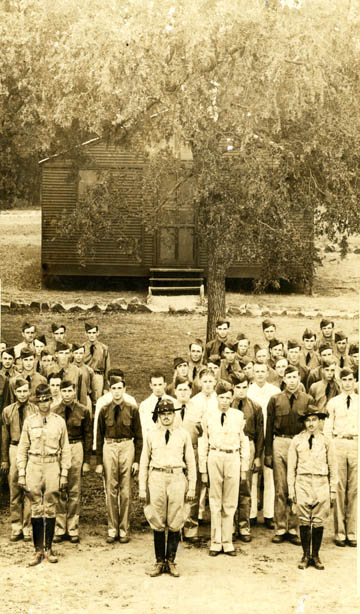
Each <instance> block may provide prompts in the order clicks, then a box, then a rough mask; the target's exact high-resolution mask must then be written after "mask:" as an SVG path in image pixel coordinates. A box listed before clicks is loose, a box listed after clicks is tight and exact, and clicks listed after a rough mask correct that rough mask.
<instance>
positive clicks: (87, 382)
mask: <svg viewBox="0 0 360 614" xmlns="http://www.w3.org/2000/svg"><path fill="white" fill-rule="evenodd" d="M72 353H73V358H74V365H76V366H77V368H78V369H79V371H80V373H81V376H82V382H83V385H84V386H85V388H86V407H87V408H88V409H89V410H90V415H91V416H92V408H93V403H94V405H95V403H96V401H95V395H94V375H95V373H94V369H92V368H91V367H89V365H86V364H85V363H84V357H85V345H84V344H79V343H73V344H72ZM92 401H93V403H92Z"/></svg>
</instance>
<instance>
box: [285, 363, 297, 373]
mask: <svg viewBox="0 0 360 614" xmlns="http://www.w3.org/2000/svg"><path fill="white" fill-rule="evenodd" d="M294 371H297V372H298V373H299V369H298V368H297V367H295V366H294V365H289V366H288V367H286V369H285V372H284V375H287V374H288V373H293V372H294Z"/></svg>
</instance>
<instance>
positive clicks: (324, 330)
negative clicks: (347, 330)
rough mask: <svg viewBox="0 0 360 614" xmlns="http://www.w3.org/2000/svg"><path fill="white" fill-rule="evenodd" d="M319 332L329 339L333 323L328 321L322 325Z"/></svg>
mask: <svg viewBox="0 0 360 614" xmlns="http://www.w3.org/2000/svg"><path fill="white" fill-rule="evenodd" d="M321 332H322V334H323V336H324V337H325V339H331V336H332V332H333V325H332V324H331V323H330V324H327V325H326V326H323V327H322V329H321Z"/></svg>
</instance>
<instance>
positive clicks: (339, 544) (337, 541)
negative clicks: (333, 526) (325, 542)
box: [334, 539, 346, 548]
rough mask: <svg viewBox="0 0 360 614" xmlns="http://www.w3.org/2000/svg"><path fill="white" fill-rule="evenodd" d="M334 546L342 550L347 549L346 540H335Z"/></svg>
mask: <svg viewBox="0 0 360 614" xmlns="http://www.w3.org/2000/svg"><path fill="white" fill-rule="evenodd" d="M334 544H335V545H336V546H339V547H340V548H345V546H346V543H345V540H344V539H334Z"/></svg>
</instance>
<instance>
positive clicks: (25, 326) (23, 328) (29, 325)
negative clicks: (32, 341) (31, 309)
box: [21, 320, 36, 332]
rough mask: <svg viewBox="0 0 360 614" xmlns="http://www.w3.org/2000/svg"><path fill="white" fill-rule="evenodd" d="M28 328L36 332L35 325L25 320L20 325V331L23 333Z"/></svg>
mask: <svg viewBox="0 0 360 614" xmlns="http://www.w3.org/2000/svg"><path fill="white" fill-rule="evenodd" d="M28 328H34V329H35V330H36V327H35V324H31V322H27V321H26V320H25V322H23V323H22V326H21V330H22V331H23V332H24V330H27V329H28Z"/></svg>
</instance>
